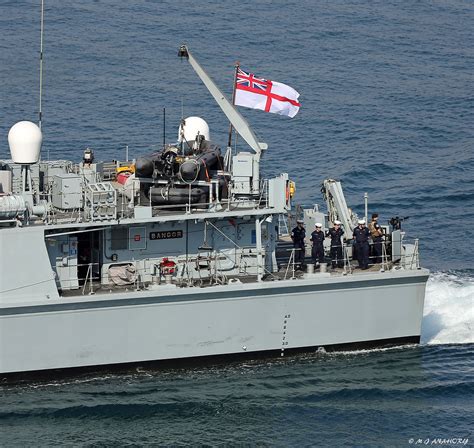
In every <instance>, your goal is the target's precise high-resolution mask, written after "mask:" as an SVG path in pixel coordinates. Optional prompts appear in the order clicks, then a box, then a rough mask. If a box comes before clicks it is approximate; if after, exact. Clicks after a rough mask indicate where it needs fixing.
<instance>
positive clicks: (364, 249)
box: [353, 219, 370, 269]
mask: <svg viewBox="0 0 474 448" xmlns="http://www.w3.org/2000/svg"><path fill="white" fill-rule="evenodd" d="M369 236H370V232H369V229H368V228H367V227H365V220H364V219H359V221H358V226H357V227H356V228H355V229H354V232H353V237H354V244H355V249H356V252H357V261H358V262H359V268H361V269H368V268H369Z"/></svg>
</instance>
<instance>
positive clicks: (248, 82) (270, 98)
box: [234, 67, 300, 118]
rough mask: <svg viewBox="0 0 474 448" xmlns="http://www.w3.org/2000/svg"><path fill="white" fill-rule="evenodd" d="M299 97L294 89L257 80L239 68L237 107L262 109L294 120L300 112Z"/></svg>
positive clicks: (273, 82) (236, 85) (276, 83)
mask: <svg viewBox="0 0 474 448" xmlns="http://www.w3.org/2000/svg"><path fill="white" fill-rule="evenodd" d="M299 96H300V94H299V93H298V92H297V91H296V90H295V89H293V87H290V86H287V85H286V84H283V83H281V82H276V81H269V80H268V79H263V78H257V77H256V76H255V75H253V74H251V73H246V72H244V71H243V70H241V69H240V67H238V68H237V76H236V79H235V100H234V104H235V105H236V106H244V107H250V108H251V109H260V110H264V111H265V112H272V113H274V114H279V115H286V116H288V117H291V118H293V117H294V116H295V115H296V114H297V113H298V111H299V110H300V103H299V102H298V97H299Z"/></svg>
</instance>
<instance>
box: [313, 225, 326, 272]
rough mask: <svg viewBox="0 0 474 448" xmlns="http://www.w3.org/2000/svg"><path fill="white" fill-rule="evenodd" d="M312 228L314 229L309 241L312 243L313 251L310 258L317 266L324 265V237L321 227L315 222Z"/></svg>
mask: <svg viewBox="0 0 474 448" xmlns="http://www.w3.org/2000/svg"><path fill="white" fill-rule="evenodd" d="M314 227H315V228H316V229H315V230H314V232H313V233H312V234H311V241H312V242H313V249H312V251H311V256H312V258H313V263H314V264H315V265H316V264H319V263H324V246H323V243H324V238H326V235H325V234H324V232H323V229H322V228H323V225H322V224H321V223H320V222H317V223H316V224H315V225H314Z"/></svg>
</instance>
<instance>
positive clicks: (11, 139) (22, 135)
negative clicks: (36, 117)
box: [8, 121, 43, 165]
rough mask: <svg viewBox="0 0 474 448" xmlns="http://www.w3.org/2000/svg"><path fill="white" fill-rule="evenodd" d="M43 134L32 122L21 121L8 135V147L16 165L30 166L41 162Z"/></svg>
mask: <svg viewBox="0 0 474 448" xmlns="http://www.w3.org/2000/svg"><path fill="white" fill-rule="evenodd" d="M42 142H43V134H42V133H41V129H40V128H39V127H38V126H37V125H36V124H35V123H32V122H31V121H19V122H18V123H16V124H14V125H13V126H12V127H11V129H10V132H9V133H8V145H9V146H10V153H11V156H12V160H13V162H15V163H20V164H22V165H29V164H32V163H36V162H38V160H39V155H40V150H41V143H42Z"/></svg>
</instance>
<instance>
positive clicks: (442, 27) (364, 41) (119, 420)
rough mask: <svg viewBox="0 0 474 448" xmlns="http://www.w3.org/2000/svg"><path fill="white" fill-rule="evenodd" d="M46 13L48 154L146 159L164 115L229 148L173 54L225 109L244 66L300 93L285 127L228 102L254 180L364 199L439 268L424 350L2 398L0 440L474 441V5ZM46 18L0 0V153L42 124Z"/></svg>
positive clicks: (310, 1)
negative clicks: (187, 54)
mask: <svg viewBox="0 0 474 448" xmlns="http://www.w3.org/2000/svg"><path fill="white" fill-rule="evenodd" d="M45 3H46V10H45V38H44V45H45V50H44V95H43V132H44V145H43V152H42V157H43V158H51V159H57V158H61V159H73V160H80V158H81V156H82V152H83V150H84V149H85V148H86V147H88V146H89V147H92V148H93V149H94V151H95V153H96V157H97V158H99V159H120V158H123V157H124V155H125V146H126V145H128V146H129V150H130V155H131V156H132V157H134V156H138V155H139V154H142V153H146V152H149V151H150V150H151V149H153V148H155V147H156V146H155V145H160V144H161V143H162V141H163V123H162V116H163V108H166V117H167V120H166V139H167V140H168V141H174V140H175V139H176V137H177V128H178V124H179V120H180V118H181V116H182V114H184V116H190V115H198V116H201V117H203V118H204V119H205V120H206V121H207V122H208V123H209V125H210V129H211V136H212V138H213V139H214V140H215V141H216V142H218V143H220V144H221V145H222V146H225V143H226V141H227V136H226V133H227V130H228V123H227V121H226V119H225V117H224V116H223V114H222V112H221V111H220V109H219V108H218V106H217V105H216V104H215V103H214V101H213V100H212V97H211V96H210V94H209V93H208V92H207V90H206V89H205V88H204V87H203V86H202V84H201V82H200V80H199V79H198V78H197V76H196V75H195V74H194V72H193V71H192V69H191V67H190V66H189V64H188V63H187V62H186V61H180V60H179V59H178V57H177V50H178V47H179V45H180V44H181V43H183V42H185V43H187V44H188V45H189V48H190V49H191V51H192V52H193V54H194V55H195V56H196V57H197V58H198V59H199V61H200V62H201V64H202V65H203V66H204V67H205V68H206V70H207V71H208V73H209V74H211V76H212V77H213V78H214V80H215V81H216V82H217V84H218V85H219V86H220V87H221V88H222V90H223V91H224V92H225V93H226V94H227V95H229V96H230V94H231V91H232V76H233V75H232V72H233V66H234V63H235V61H237V60H238V61H240V64H241V66H242V67H243V68H244V69H245V70H248V71H251V72H254V73H255V74H256V75H257V76H261V77H265V78H268V79H272V80H276V81H280V82H284V83H286V84H289V85H291V86H292V87H294V88H295V89H297V90H298V91H299V92H300V94H301V97H300V100H301V103H302V108H301V110H300V112H299V114H298V115H297V116H296V117H295V118H294V119H288V118H286V117H280V116H277V115H273V114H265V113H263V112H261V111H253V110H248V109H241V112H242V114H243V115H244V116H245V117H246V118H247V119H248V121H249V122H250V123H251V124H252V126H253V128H254V130H255V132H256V133H257V134H258V135H259V137H260V140H261V141H265V142H267V143H268V145H269V149H268V151H267V152H266V154H265V156H264V159H263V170H264V172H265V174H266V175H268V176H271V175H276V174H278V173H280V172H282V171H286V172H288V173H289V175H290V177H291V178H292V179H294V180H295V181H296V183H297V200H298V201H299V202H301V203H304V204H307V205H311V204H313V203H319V204H322V199H321V197H320V185H321V182H322V181H323V179H325V178H336V179H340V180H342V182H343V187H344V191H345V193H346V198H347V202H348V204H349V205H350V206H351V207H352V208H353V209H354V210H355V211H357V212H358V213H359V214H363V195H364V192H368V194H369V213H371V212H375V211H377V212H378V213H379V214H380V215H381V218H382V220H383V221H385V222H386V221H387V220H388V219H390V218H391V217H392V216H402V217H405V216H409V217H410V218H409V219H408V220H407V221H405V222H404V228H405V230H406V231H407V233H408V237H409V238H420V246H421V258H422V262H423V265H425V266H426V267H429V268H430V269H431V270H432V272H433V274H432V276H431V278H430V281H429V283H428V289H427V297H426V304H425V312H424V314H425V318H424V321H423V335H422V344H421V345H420V346H418V347H410V348H396V349H391V350H381V351H369V352H355V353H342V354H324V353H318V354H313V355H307V356H299V357H294V358H288V359H287V358H285V359H281V360H276V361H275V360H274V361H268V362H267V361H258V362H257V361H255V362H250V363H237V364H231V365H228V366H209V367H205V368H195V369H188V370H168V371H164V372H160V371H153V370H150V371H147V370H144V371H134V372H130V373H127V374H122V375H112V374H105V375H104V374H103V375H99V376H94V375H92V376H86V377H80V378H75V379H70V380H55V381H51V382H36V383H35V382H33V383H28V384H23V385H17V386H6V385H3V386H0V393H1V395H0V445H1V446H6V447H9V446H140V445H167V446H176V445H208V446H215V445H244V446H246V445H250V446H254V445H262V446H370V447H372V446H374V447H375V446H377V447H378V446H389V447H392V446H409V445H410V444H411V445H414V446H416V445H421V444H425V442H426V441H428V442H427V444H430V445H436V444H438V445H440V444H441V442H440V441H442V440H443V439H444V442H443V444H444V446H453V445H455V444H461V442H457V441H456V439H457V438H462V439H463V440H466V439H468V442H466V443H467V445H468V446H469V445H471V446H472V445H474V434H473V432H472V428H473V424H472V420H473V419H472V415H473V414H474V404H473V403H474V374H473V372H474V361H473V357H472V355H473V351H474V261H473V256H472V253H473V248H474V247H473V244H474V243H473V241H474V143H473V142H474V100H473V96H474V95H473V92H474V82H473V81H474V78H473V73H474V51H473V48H474V3H473V2H470V1H455V0H446V1H417V2H401V1H393V0H389V1H384V2H379V1H370V2H360V1H348V0H347V1H346V0H341V1H335V2H328V1H315V0H301V1H296V0H293V1H291V0H288V1H283V0H280V1H271V0H261V1H247V0H245V1H239V2H234V1H230V0H225V1H220V2H210V1H200V2H197V1H169V0H165V1H152V0H136V1H133V2H125V1H118V0H96V1H81V2H78V1H72V0H64V1H58V0H46V2H45ZM39 18H40V1H39V0H37V1H33V0H29V1H22V0H0V37H1V39H0V159H2V158H9V150H8V144H7V138H6V137H7V133H8V130H9V128H10V127H11V126H12V125H13V124H14V123H15V122H17V121H19V120H24V119H27V120H33V121H37V117H38V85H39V83H38V50H39V36H40V34H39ZM240 147H242V148H245V146H244V143H243V142H240ZM0 337H1V335H0ZM58 337H61V335H58ZM411 439H413V440H411ZM436 439H440V440H438V442H439V443H438V442H437V441H436ZM433 441H434V443H433ZM410 442H411V443H410ZM448 442H449V443H448Z"/></svg>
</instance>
